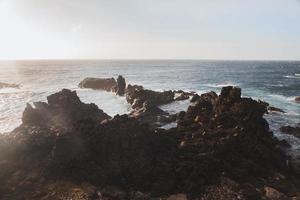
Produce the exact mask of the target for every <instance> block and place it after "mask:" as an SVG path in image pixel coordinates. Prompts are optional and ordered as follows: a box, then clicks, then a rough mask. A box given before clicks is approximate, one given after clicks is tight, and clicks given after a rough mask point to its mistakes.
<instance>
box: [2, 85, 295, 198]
mask: <svg viewBox="0 0 300 200" xmlns="http://www.w3.org/2000/svg"><path fill="white" fill-rule="evenodd" d="M127 89H128V88H127ZM35 107H36V108H32V107H30V106H28V107H27V108H26V109H25V111H24V114H23V124H22V125H21V126H20V127H19V128H17V129H15V130H14V131H13V132H11V133H10V134H7V135H1V136H0V168H1V171H0V199H5V200H6V199H78V200H82V199H108V200H110V199H112V200H113V199H136V200H138V199H145V200H146V199H150V198H152V199H153V198H154V197H159V198H161V199H168V198H171V199H174V198H175V199H176V198H177V199H178V198H179V199H268V198H269V199H270V198H271V197H273V196H276V197H277V196H278V195H279V196H280V197H288V198H290V199H291V198H293V197H300V188H299V180H300V179H298V178H297V176H296V175H295V174H294V173H293V171H289V168H288V167H287V166H286V159H287V157H286V156H285V154H284V152H283V151H282V150H281V148H279V144H280V143H279V141H278V140H276V139H275V138H274V137H273V135H272V133H271V132H270V131H269V128H268V124H267V122H266V120H264V119H263V117H262V116H263V114H264V113H265V111H266V106H265V105H262V104H261V103H259V102H257V101H254V100H252V99H249V98H241V90H240V89H239V88H234V87H226V88H223V89H222V91H221V94H220V95H219V96H218V95H217V94H216V93H214V92H210V93H206V94H203V95H201V96H200V97H199V98H198V100H197V101H196V102H195V103H194V104H193V105H191V106H190V107H189V109H188V110H187V112H181V113H180V114H178V119H179V122H178V123H179V126H178V127H177V128H173V129H170V130H161V129H153V127H151V126H149V125H148V123H140V121H139V120H141V118H136V117H134V116H128V115H122V116H119V115H117V116H115V117H114V118H113V119H109V116H107V115H106V114H105V113H103V112H102V111H101V110H99V109H98V108H97V107H96V106H95V105H93V104H83V103H81V102H80V100H79V98H78V97H77V95H76V93H75V92H72V91H69V90H63V91H61V92H59V93H56V94H54V95H51V96H49V97H48V103H36V104H35ZM141 109H144V110H143V111H141V112H142V113H154V115H156V114H157V113H161V114H162V113H163V111H161V110H158V109H157V107H156V105H154V104H147V102H144V103H143V106H142V108H141ZM138 110H139V109H136V112H139V111H138ZM145 115H146V114H145ZM144 120H145V121H146V119H144ZM66 127H67V128H66ZM278 172H280V173H278ZM267 187H268V188H267ZM270 188H272V189H270ZM272 195H273V196H272ZM282 195H284V196H282Z"/></svg>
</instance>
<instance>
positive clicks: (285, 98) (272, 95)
mask: <svg viewBox="0 0 300 200" xmlns="http://www.w3.org/2000/svg"><path fill="white" fill-rule="evenodd" d="M268 96H269V97H272V98H276V99H278V100H281V101H288V102H294V101H295V98H296V96H290V97H287V96H283V95H279V94H269V95H268Z"/></svg>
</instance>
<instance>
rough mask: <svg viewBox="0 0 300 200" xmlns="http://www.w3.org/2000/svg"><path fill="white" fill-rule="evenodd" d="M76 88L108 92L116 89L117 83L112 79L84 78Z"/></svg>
mask: <svg viewBox="0 0 300 200" xmlns="http://www.w3.org/2000/svg"><path fill="white" fill-rule="evenodd" d="M78 86H79V87H80V88H90V89H95V90H105V91H108V92H109V91H112V90H113V89H114V88H116V87H117V82H116V80H115V79H114V78H85V79H84V80H83V81H81V82H80V83H79V85H78Z"/></svg>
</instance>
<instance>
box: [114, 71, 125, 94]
mask: <svg viewBox="0 0 300 200" xmlns="http://www.w3.org/2000/svg"><path fill="white" fill-rule="evenodd" d="M125 88H126V82H125V79H124V78H123V76H118V79H117V89H116V94H117V95H119V96H123V95H124V94H125Z"/></svg>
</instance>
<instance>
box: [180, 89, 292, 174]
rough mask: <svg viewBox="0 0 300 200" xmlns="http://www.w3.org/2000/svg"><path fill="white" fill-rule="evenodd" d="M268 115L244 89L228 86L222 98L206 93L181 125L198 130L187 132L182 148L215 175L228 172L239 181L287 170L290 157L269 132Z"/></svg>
mask: <svg viewBox="0 0 300 200" xmlns="http://www.w3.org/2000/svg"><path fill="white" fill-rule="evenodd" d="M265 112H266V107H265V106H264V105H262V104H261V103H259V102H257V101H254V100H252V99H250V98H241V90H240V88H234V87H225V88H223V89H222V91H221V94H220V95H219V96H217V95H216V94H215V93H214V92H211V93H207V94H202V95H201V97H200V98H199V99H198V100H197V102H196V103H195V105H191V106H190V107H189V108H188V111H187V112H186V114H185V117H184V118H183V120H181V121H179V122H178V124H179V126H180V127H181V130H184V131H185V132H186V129H191V130H194V131H192V133H191V132H186V136H185V139H183V141H182V148H183V149H185V150H184V151H188V152H190V154H192V155H193V154H195V155H199V159H201V160H205V163H206V164H207V166H206V167H204V169H207V168H211V169H214V170H213V171H214V174H216V173H221V171H223V172H224V171H225V172H227V173H228V174H231V176H233V177H235V178H237V177H239V179H242V178H243V177H247V176H248V174H252V176H256V175H263V174H265V175H266V174H268V173H270V171H272V169H274V168H285V167H286V166H285V164H284V163H285V160H286V159H287V158H286V156H285V154H284V152H282V151H281V150H279V149H278V148H277V146H278V145H279V144H280V142H279V141H278V140H276V139H275V138H274V137H273V135H272V133H271V132H270V131H269V127H268V123H267V121H266V120H265V119H264V118H263V114H264V113H265ZM200 155H201V156H200ZM190 156H191V155H190ZM219 156H220V157H219ZM218 157H219V158H218ZM202 165H203V164H202ZM221 166H222V167H221ZM244 166H248V167H246V168H245V167H244ZM275 166H276V167H275ZM196 168H197V167H196ZM196 168H194V169H191V170H190V173H192V172H193V170H196ZM210 172H212V171H207V173H206V174H205V176H207V175H208V174H210ZM195 173H196V171H195ZM209 176H211V175H209Z"/></svg>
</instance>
